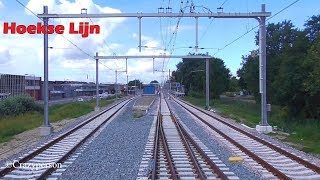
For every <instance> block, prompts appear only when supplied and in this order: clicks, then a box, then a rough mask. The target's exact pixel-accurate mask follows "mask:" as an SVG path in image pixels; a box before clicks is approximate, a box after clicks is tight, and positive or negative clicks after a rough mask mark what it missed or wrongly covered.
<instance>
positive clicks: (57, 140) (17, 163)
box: [0, 99, 132, 178]
mask: <svg viewBox="0 0 320 180" xmlns="http://www.w3.org/2000/svg"><path fill="white" fill-rule="evenodd" d="M131 100H132V99H130V100H129V101H128V102H127V103H125V104H124V105H123V106H121V108H119V110H120V109H122V107H124V106H125V105H126V104H128V103H129V102H130V101H131ZM124 101H126V100H123V101H121V102H119V103H117V104H115V105H113V106H111V107H109V108H107V109H106V110H104V111H102V112H100V113H99V114H97V115H95V116H93V117H91V118H90V119H88V120H87V121H85V122H83V123H81V124H79V125H78V126H76V127H75V128H73V129H71V130H70V131H68V132H66V133H64V134H62V135H60V136H59V137H57V138H55V139H53V140H52V141H50V142H49V143H47V144H45V145H44V146H42V147H40V148H39V149H37V150H35V151H33V152H32V153H30V154H28V155H27V156H25V157H23V158H22V159H20V160H18V161H15V162H14V163H13V164H12V165H11V166H10V167H6V168H5V169H3V170H1V171H0V177H3V176H5V175H6V174H9V173H10V172H11V171H13V170H14V169H15V168H16V167H19V164H20V163H25V162H27V161H29V160H30V159H32V158H34V157H35V156H37V155H38V154H40V153H41V152H43V151H45V150H46V149H49V148H50V147H51V146H53V145H54V144H56V143H58V142H59V141H61V140H62V139H64V138H65V137H67V136H69V135H70V134H72V133H74V132H75V131H77V130H78V129H80V128H82V127H83V126H85V125H86V124H88V123H90V122H91V121H93V120H94V119H96V118H97V117H99V116H101V115H102V114H104V113H105V112H107V111H109V110H110V109H112V108H114V107H115V106H117V105H119V104H120V103H122V102H124ZM119 110H118V111H119ZM118 111H116V112H118ZM116 112H115V113H116ZM115 113H113V114H112V116H113V115H114V114H115ZM110 117H111V116H110ZM110 117H109V118H107V120H106V121H108V120H109V119H110ZM106 121H105V122H106ZM105 122H103V123H102V124H104V123H105ZM99 127H100V126H99ZM98 129H99V128H98ZM98 129H95V130H94V131H96V130H98ZM89 135H90V136H91V133H90V134H89ZM87 138H88V136H87V137H85V138H84V139H87ZM82 142H84V141H81V142H79V143H78V144H77V145H76V146H75V147H79V146H80V145H81V144H82ZM76 149H77V148H72V149H71V151H72V152H74V151H75V150H76ZM67 154H68V156H69V155H70V154H69V153H67ZM68 156H66V155H64V156H63V157H62V158H60V159H59V160H58V163H60V162H61V163H62V162H64V160H65V159H66V158H67V157H68ZM54 169H55V168H54V167H52V168H50V169H47V170H46V171H45V172H44V173H43V174H46V175H48V172H49V171H51V172H52V170H54ZM41 177H43V178H44V177H45V176H43V175H42V176H41Z"/></svg>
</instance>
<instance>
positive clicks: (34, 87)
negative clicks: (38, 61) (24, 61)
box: [33, 75, 37, 100]
mask: <svg viewBox="0 0 320 180" xmlns="http://www.w3.org/2000/svg"><path fill="white" fill-rule="evenodd" d="M33 98H34V99H35V100H37V99H36V75H33Z"/></svg>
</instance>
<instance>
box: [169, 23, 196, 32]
mask: <svg viewBox="0 0 320 180" xmlns="http://www.w3.org/2000/svg"><path fill="white" fill-rule="evenodd" d="M167 29H168V31H171V32H173V31H175V30H176V26H168V27H167ZM201 29H202V26H198V30H201ZM190 30H193V31H195V30H196V26H195V25H179V26H178V32H181V31H190Z"/></svg>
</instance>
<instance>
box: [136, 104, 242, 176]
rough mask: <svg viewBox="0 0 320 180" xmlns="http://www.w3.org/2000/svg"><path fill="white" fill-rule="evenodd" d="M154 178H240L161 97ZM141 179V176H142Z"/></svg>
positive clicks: (156, 134)
mask: <svg viewBox="0 0 320 180" xmlns="http://www.w3.org/2000/svg"><path fill="white" fill-rule="evenodd" d="M152 158H153V165H152V171H151V173H150V176H149V178H150V179H216V178H220V179H239V178H238V177H237V176H235V175H234V173H232V172H230V171H229V168H227V167H226V166H225V165H224V164H223V163H222V162H221V161H220V160H219V159H218V158H217V157H216V156H215V155H214V154H213V153H212V152H211V151H210V150H209V149H208V148H207V147H205V145H204V144H202V143H201V141H200V140H199V139H197V138H196V137H195V135H194V134H192V133H190V132H187V130H186V129H185V128H184V126H183V125H182V124H181V123H180V122H179V121H178V120H177V119H176V118H175V116H174V115H173V113H172V112H171V110H170V109H169V106H168V104H167V102H166V100H165V99H164V98H161V100H160V108H159V112H158V117H157V122H156V130H155V136H154V151H153V157H152ZM138 179H139V178H138Z"/></svg>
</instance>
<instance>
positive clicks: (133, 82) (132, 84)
mask: <svg viewBox="0 0 320 180" xmlns="http://www.w3.org/2000/svg"><path fill="white" fill-rule="evenodd" d="M128 86H137V87H138V88H140V87H142V82H141V81H140V80H138V79H135V80H133V81H129V82H128Z"/></svg>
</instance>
